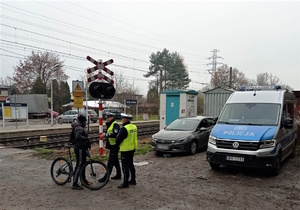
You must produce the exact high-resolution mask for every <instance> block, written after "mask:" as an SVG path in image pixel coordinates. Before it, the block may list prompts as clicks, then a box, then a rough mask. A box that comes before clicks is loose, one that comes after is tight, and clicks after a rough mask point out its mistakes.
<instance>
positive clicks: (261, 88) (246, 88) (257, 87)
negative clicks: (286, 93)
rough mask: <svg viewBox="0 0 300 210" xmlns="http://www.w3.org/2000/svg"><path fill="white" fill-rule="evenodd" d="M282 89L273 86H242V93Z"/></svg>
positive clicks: (279, 86) (278, 86)
mask: <svg viewBox="0 0 300 210" xmlns="http://www.w3.org/2000/svg"><path fill="white" fill-rule="evenodd" d="M279 89H281V85H273V86H272V85H271V86H248V87H245V86H242V87H241V88H240V91H251V90H252V91H256V90H279Z"/></svg>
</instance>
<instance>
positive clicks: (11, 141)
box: [0, 121, 159, 149]
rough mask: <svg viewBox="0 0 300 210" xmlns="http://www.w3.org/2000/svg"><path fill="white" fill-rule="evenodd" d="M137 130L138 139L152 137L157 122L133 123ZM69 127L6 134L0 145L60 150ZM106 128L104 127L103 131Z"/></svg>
mask: <svg viewBox="0 0 300 210" xmlns="http://www.w3.org/2000/svg"><path fill="white" fill-rule="evenodd" d="M133 123H134V124H135V125H136V126H137V128H138V138H139V139H140V138H145V137H148V136H151V135H153V134H154V133H156V132H158V131H159V122H158V121H153V122H150V121H147V122H133ZM97 128H98V126H91V128H90V131H89V138H90V139H91V140H92V142H98V141H99V129H97ZM70 129H71V125H70V127H66V128H57V129H42V130H41V129H40V130H29V131H20V132H16V131H14V132H7V133H6V134H7V135H4V134H5V133H2V134H1V137H0V145H2V146H4V147H10V148H22V149H33V148H47V149H50V148H60V147H63V146H64V145H65V143H67V142H68V141H69V135H70ZM105 129H106V126H104V130H105ZM41 136H43V137H44V139H43V140H44V141H41V140H42V139H41Z"/></svg>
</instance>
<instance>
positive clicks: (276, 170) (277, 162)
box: [271, 154, 281, 176]
mask: <svg viewBox="0 0 300 210" xmlns="http://www.w3.org/2000/svg"><path fill="white" fill-rule="evenodd" d="M280 162H281V155H280V154H279V155H278V156H277V157H276V160H275V163H274V166H273V168H272V169H271V174H272V175H273V176H277V175H278V174H279V173H280Z"/></svg>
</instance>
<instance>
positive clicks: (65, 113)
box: [61, 110, 70, 122]
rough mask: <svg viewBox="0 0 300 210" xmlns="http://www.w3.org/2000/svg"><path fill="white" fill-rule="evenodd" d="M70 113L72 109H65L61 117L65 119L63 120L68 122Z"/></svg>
mask: <svg viewBox="0 0 300 210" xmlns="http://www.w3.org/2000/svg"><path fill="white" fill-rule="evenodd" d="M69 114H70V110H69V111H65V112H64V113H63V114H62V115H61V118H62V120H63V122H68V115H69Z"/></svg>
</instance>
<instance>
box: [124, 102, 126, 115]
mask: <svg viewBox="0 0 300 210" xmlns="http://www.w3.org/2000/svg"><path fill="white" fill-rule="evenodd" d="M124 114H126V99H124Z"/></svg>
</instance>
